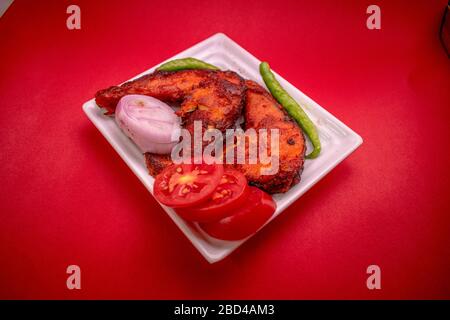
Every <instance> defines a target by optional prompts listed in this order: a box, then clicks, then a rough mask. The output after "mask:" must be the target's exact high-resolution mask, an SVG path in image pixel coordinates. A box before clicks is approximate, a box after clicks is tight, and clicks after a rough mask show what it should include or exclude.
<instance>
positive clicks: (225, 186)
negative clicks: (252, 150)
mask: <svg viewBox="0 0 450 320" xmlns="http://www.w3.org/2000/svg"><path fill="white" fill-rule="evenodd" d="M249 188H250V187H249V186H248V184H247V179H246V178H245V176H244V175H243V174H242V173H241V172H239V171H237V170H234V169H229V168H226V169H225V171H224V173H223V176H222V178H221V179H220V183H219V185H218V186H217V188H216V190H214V192H213V193H212V194H211V196H210V197H209V198H208V200H206V201H205V202H202V203H200V204H199V205H197V206H192V207H187V208H180V209H177V210H176V212H177V213H178V215H179V216H180V217H182V218H183V219H186V220H190V221H197V222H209V221H215V220H220V219H222V218H225V217H227V216H230V215H232V214H233V213H235V212H236V210H237V209H238V207H240V206H242V205H243V203H244V201H245V198H246V196H247V194H248V192H249Z"/></svg>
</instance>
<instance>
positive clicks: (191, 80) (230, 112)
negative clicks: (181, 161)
mask: <svg viewBox="0 0 450 320" xmlns="http://www.w3.org/2000/svg"><path fill="white" fill-rule="evenodd" d="M244 89H245V86H244V80H243V79H242V78H241V77H240V76H239V75H238V74H237V73H235V72H233V71H212V70H182V71H175V72H168V71H156V72H154V73H151V74H148V75H144V76H142V77H140V78H138V79H136V80H132V81H129V82H126V83H124V84H122V85H120V86H113V87H109V88H107V89H104V90H100V91H98V92H97V94H96V95H95V101H96V103H97V105H98V106H99V107H101V108H105V109H106V110H107V114H113V113H114V110H115V108H116V106H117V103H118V102H119V100H120V99H121V98H122V97H123V96H125V95H127V94H142V95H147V96H151V97H154V98H156V99H159V100H161V101H165V102H169V103H170V102H176V103H181V109H180V110H179V111H178V112H177V114H178V115H179V116H180V117H181V118H182V123H183V125H184V127H185V128H187V129H188V130H190V131H191V130H193V123H194V121H195V120H201V121H202V126H203V128H209V127H212V128H216V129H219V130H221V131H225V130H226V129H228V128H231V127H232V126H233V125H234V123H235V122H236V120H237V119H238V117H239V116H240V114H241V112H242V108H243V99H244ZM191 132H193V131H191Z"/></svg>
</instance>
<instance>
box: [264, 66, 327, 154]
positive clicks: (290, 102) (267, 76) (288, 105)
mask: <svg viewBox="0 0 450 320" xmlns="http://www.w3.org/2000/svg"><path fill="white" fill-rule="evenodd" d="M259 72H260V73H261V76H262V78H263V80H264V82H265V84H266V86H267V88H269V91H270V92H271V93H272V95H273V97H274V98H275V99H276V100H277V101H278V102H279V103H280V104H281V105H282V106H283V107H284V108H285V109H286V111H287V112H288V113H289V115H290V116H291V117H292V118H294V120H295V121H297V123H298V124H299V126H300V127H301V128H302V129H303V131H304V132H305V133H306V135H307V136H308V138H309V140H310V141H311V143H312V146H313V149H314V150H313V151H312V152H311V153H310V154H308V155H307V156H306V158H308V159H314V158H316V157H317V156H318V155H319V153H320V150H321V149H322V147H321V144H320V139H319V135H318V133H317V129H316V127H315V126H314V123H313V122H312V121H311V119H310V118H309V117H308V115H307V114H306V113H305V111H303V109H302V108H301V107H300V105H299V104H298V103H297V102H296V101H295V100H294V99H293V98H292V97H291V96H290V95H289V94H288V93H287V92H286V90H284V89H283V87H282V86H281V85H280V83H279V82H278V81H277V79H275V76H274V74H273V73H272V71H270V66H269V64H268V63H267V62H262V63H261V64H260V65H259Z"/></svg>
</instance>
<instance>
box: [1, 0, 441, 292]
mask: <svg viewBox="0 0 450 320" xmlns="http://www.w3.org/2000/svg"><path fill="white" fill-rule="evenodd" d="M72 3H75V4H78V5H79V6H80V7H81V26H82V29H81V30H78V31H70V30H68V29H67V28H66V18H67V16H68V15H67V14H66V8H67V6H68V5H69V4H72ZM376 3H377V4H378V5H380V7H381V13H382V29H381V30H376V31H371V30H368V29H367V28H366V17H367V15H366V8H367V6H368V5H370V4H373V3H372V1H358V2H354V1H352V2H350V1H344V2H341V1H308V2H306V1H262V0H259V1H198V0H197V1H190V0H184V1H167V0H162V1H122V2H118V1H58V2H57V1H47V2H45V3H41V2H38V1H20V0H16V1H15V2H14V3H13V4H12V6H11V7H10V9H9V10H8V11H7V12H6V13H5V15H4V16H3V17H2V18H0V39H1V42H0V52H1V53H0V56H1V59H0V108H1V109H0V157H1V166H0V179H1V181H0V298H58V299H59V298H64V299H66V298H87V299H90V298H150V299H156V298H176V299H178V298H182V299H187V298H191V299H196V298H224V299H227V298H237V299H238V298H258V299H259V298H287V299H303V298H327V299H328V298H344V299H346V298H363V299H372V298H374V299H378V298H387V299H391V298H450V277H449V274H448V272H449V271H450V233H449V230H450V215H449V213H450V201H449V196H450V193H449V181H450V169H449V168H450V166H449V163H450V153H449V151H448V138H449V137H450V126H449V116H450V111H449V107H450V90H449V88H450V72H449V71H450V64H449V59H448V58H447V56H446V55H445V52H444V51H443V49H442V48H441V46H440V43H439V40H438V28H439V24H440V19H441V16H442V13H443V9H444V8H445V5H446V1H445V0H442V1H421V2H416V1H376ZM216 32H224V33H226V34H227V35H228V36H230V37H231V38H232V39H234V40H235V41H237V42H238V43H239V44H241V45H242V46H243V47H244V48H246V49H247V50H249V51H250V52H251V53H253V54H254V55H256V56H257V57H258V58H260V59H264V60H267V61H269V62H270V63H271V66H272V67H273V69H274V70H276V71H277V72H278V73H280V74H281V75H282V76H283V77H285V78H286V79H288V81H290V82H291V83H293V84H294V85H295V86H297V87H298V88H300V89H301V90H302V91H304V92H305V93H306V94H308V95H309V96H310V97H312V98H313V99H315V100H316V101H317V102H318V103H319V104H321V105H322V106H324V107H325V108H326V109H327V110H329V111H330V112H331V113H333V114H334V115H335V116H336V117H338V118H339V119H341V120H342V121H343V122H344V123H346V124H347V125H348V126H350V127H351V128H353V129H354V130H355V131H356V132H358V133H359V134H360V135H361V136H362V137H363V138H364V143H363V145H362V146H361V147H360V148H359V149H358V150H357V151H356V152H355V153H354V154H353V155H351V156H350V157H349V158H347V159H346V160H345V161H344V162H343V163H342V164H340V165H339V166H338V167H337V168H336V169H335V170H333V171H332V172H331V173H330V174H329V175H327V176H326V177H325V178H324V179H323V180H322V181H320V182H319V183H318V184H317V185H316V186H315V187H313V188H312V189H311V190H310V191H309V192H308V193H307V194H305V195H304V196H303V197H302V198H301V199H300V200H299V201H297V202H296V203H295V204H294V205H292V206H291V207H290V208H289V209H288V210H286V211H285V213H283V214H282V215H281V216H280V217H279V218H277V219H276V220H275V221H273V223H271V224H270V225H269V226H267V227H266V228H265V229H264V230H263V231H262V232H260V233H259V234H257V235H256V236H255V237H254V238H252V239H251V240H250V241H248V242H247V243H246V244H245V245H244V246H242V247H241V248H239V249H238V250H237V251H236V252H235V253H233V254H232V255H231V256H230V257H228V258H227V259H225V260H224V261H222V262H219V263H217V264H214V265H210V264H208V263H207V262H206V261H205V260H204V259H203V258H202V257H201V255H200V254H199V253H198V252H197V251H196V249H195V248H194V247H193V246H192V245H191V244H190V242H189V241H188V240H187V239H186V238H185V237H184V235H183V234H182V233H181V232H180V231H179V230H178V229H177V227H176V226H175V224H174V223H173V222H172V221H171V220H170V218H169V217H168V216H167V215H166V214H165V213H164V212H163V210H162V209H161V208H160V207H159V206H158V204H157V203H156V201H155V200H154V199H153V197H152V196H151V195H150V194H149V193H148V192H147V190H146V189H145V188H144V186H143V185H141V183H140V182H139V181H138V179H137V178H136V177H135V176H134V175H133V173H132V172H131V171H130V170H129V169H128V167H127V166H126V165H125V163H124V162H123V161H122V160H121V159H120V158H119V156H118V155H117V154H116V153H115V151H114V150H113V149H112V147H111V146H110V145H109V144H108V143H107V141H106V140H105V139H104V138H103V137H102V135H101V134H100V133H99V132H98V131H97V130H96V129H95V128H94V126H93V125H92V123H90V121H89V120H88V119H87V117H86V116H85V114H84V113H83V112H82V109H81V105H82V104H83V102H85V101H86V100H89V99H91V98H92V96H93V94H94V93H95V91H96V90H98V89H100V88H103V87H105V86H109V85H112V84H116V83H120V82H122V81H124V80H126V79H128V78H130V77H132V76H134V75H136V74H138V73H140V72H142V71H143V70H146V69H147V68H149V67H151V66H153V65H155V64H157V63H159V62H161V61H162V60H165V59H167V58H168V57H170V56H172V55H174V54H176V53H178V52H180V51H182V50H184V49H186V48H188V47H190V46H191V45H193V44H195V43H197V42H199V41H201V40H203V39H205V38H207V37H208V36H210V35H212V34H214V33H216ZM70 264H77V265H79V266H80V267H81V270H82V280H81V281H82V289H81V290H79V291H77V290H73V291H69V290H68V289H67V288H66V277H67V274H66V273H65V271H66V267H67V266H68V265H70ZM370 264H377V265H379V266H380V267H381V270H382V289H381V290H374V291H370V290H368V289H367V288H366V278H367V275H366V268H367V266H368V265H370Z"/></svg>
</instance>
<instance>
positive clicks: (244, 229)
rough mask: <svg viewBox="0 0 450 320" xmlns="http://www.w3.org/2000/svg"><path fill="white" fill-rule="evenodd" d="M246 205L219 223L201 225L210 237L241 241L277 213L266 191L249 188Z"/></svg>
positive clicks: (273, 202)
mask: <svg viewBox="0 0 450 320" xmlns="http://www.w3.org/2000/svg"><path fill="white" fill-rule="evenodd" d="M249 189H250V190H249V193H248V196H247V197H246V201H245V205H244V206H242V207H241V208H240V209H239V210H238V211H237V212H236V213H234V214H233V215H231V216H228V217H225V218H223V219H221V220H218V221H212V222H206V223H200V227H201V228H202V229H203V230H204V231H205V232H206V233H207V234H209V235H210V236H212V237H214V238H217V239H222V240H241V239H244V238H246V237H248V236H250V235H252V234H253V233H255V232H256V231H258V230H259V228H261V227H262V226H263V225H264V224H265V223H266V222H267V220H269V219H270V217H272V215H273V214H274V212H275V209H276V204H275V201H274V200H273V199H272V197H271V196H270V195H268V194H267V193H265V192H264V191H262V190H260V189H258V188H256V187H249Z"/></svg>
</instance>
